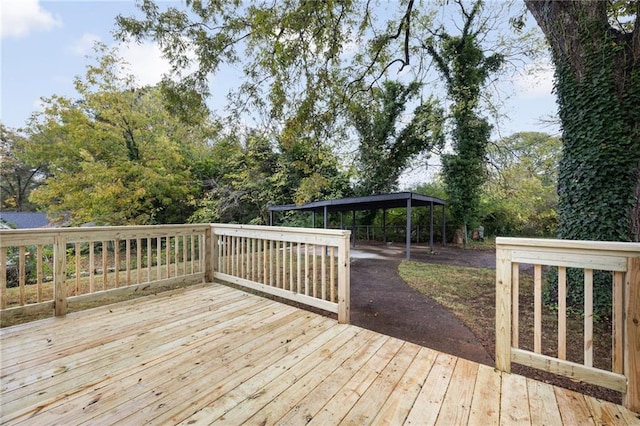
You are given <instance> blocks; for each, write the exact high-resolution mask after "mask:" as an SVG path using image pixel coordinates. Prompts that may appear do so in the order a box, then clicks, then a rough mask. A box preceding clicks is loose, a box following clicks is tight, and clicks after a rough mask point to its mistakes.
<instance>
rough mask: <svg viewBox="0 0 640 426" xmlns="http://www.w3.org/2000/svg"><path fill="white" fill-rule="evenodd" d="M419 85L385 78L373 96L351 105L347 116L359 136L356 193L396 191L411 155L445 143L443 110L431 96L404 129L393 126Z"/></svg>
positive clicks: (414, 95)
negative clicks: (405, 83)
mask: <svg viewBox="0 0 640 426" xmlns="http://www.w3.org/2000/svg"><path fill="white" fill-rule="evenodd" d="M420 87H421V85H420V84H419V83H416V82H414V83H411V84H409V85H407V86H405V85H403V84H402V83H399V82H396V81H385V82H384V84H383V85H382V88H381V89H375V90H374V92H373V99H371V100H368V102H367V100H365V101H364V102H356V103H353V104H352V105H351V107H350V116H351V119H352V120H353V124H354V127H355V128H356V130H357V132H358V134H359V136H360V141H359V147H358V160H357V170H358V178H359V180H358V183H357V188H356V190H355V192H356V194H357V195H359V196H365V195H373V194H380V193H385V192H393V191H395V190H397V187H398V179H399V177H400V174H401V173H402V171H403V170H404V169H405V168H406V166H407V163H408V162H409V161H410V160H411V159H412V158H414V157H415V156H416V155H418V154H420V153H422V152H425V151H427V152H428V151H431V150H433V149H435V148H442V146H443V145H444V133H443V129H442V126H443V122H444V117H443V115H444V113H443V111H442V108H440V107H439V106H438V105H437V102H436V101H435V100H433V99H429V100H427V101H426V102H423V103H421V104H420V105H419V106H418V107H417V108H416V109H415V110H414V112H413V118H412V120H411V122H410V123H409V124H408V125H407V126H406V127H405V128H403V129H402V130H398V129H397V128H396V125H397V122H398V120H399V119H400V117H401V115H402V114H403V113H404V111H405V109H406V104H407V102H409V101H410V100H412V99H413V98H415V97H416V96H417V95H418V94H419V90H420Z"/></svg>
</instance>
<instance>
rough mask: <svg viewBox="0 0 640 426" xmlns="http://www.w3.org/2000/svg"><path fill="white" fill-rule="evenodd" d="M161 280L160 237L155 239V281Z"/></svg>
mask: <svg viewBox="0 0 640 426" xmlns="http://www.w3.org/2000/svg"><path fill="white" fill-rule="evenodd" d="M160 279H162V237H161V236H158V237H156V280H160Z"/></svg>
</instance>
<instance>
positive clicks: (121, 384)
mask: <svg viewBox="0 0 640 426" xmlns="http://www.w3.org/2000/svg"><path fill="white" fill-rule="evenodd" d="M442 332H443V333H446V330H443V331H442ZM1 339H2V340H1V344H2V349H1V355H2V358H1V362H2V373H1V376H2V382H1V385H2V393H1V400H0V402H1V404H2V408H1V409H2V418H1V419H0V423H2V424H25V425H54V424H59V425H75V424H93V425H106V424H121V425H124V424H127V425H140V424H145V423H148V424H158V425H160V424H162V425H165V424H189V425H200V424H213V423H216V424H241V423H247V424H285V425H303V424H317V425H334V424H353V425H363V424H370V423H372V424H392V425H395V424H418V425H429V424H443V425H456V424H479V425H486V424H499V423H501V424H536V425H537V424H547V425H555V424H562V423H564V424H567V425H584V424H594V423H595V424H638V423H640V420H638V418H637V417H636V416H637V415H636V414H634V413H632V412H630V411H628V410H627V409H625V408H623V407H620V406H618V405H615V404H612V403H609V402H603V401H600V400H596V399H594V398H591V397H589V396H584V395H581V394H579V393H575V392H572V391H568V390H564V389H561V388H556V387H553V386H551V385H548V384H545V383H541V382H537V381H535V380H531V379H527V378H524V377H522V376H518V375H512V374H506V373H501V372H499V371H496V370H494V369H493V368H490V367H487V366H485V365H480V364H477V363H474V362H471V361H467V360H464V359H461V358H457V357H454V356H451V355H447V354H444V353H439V352H436V351H433V350H431V349H428V348H425V347H421V346H417V345H415V344H412V343H408V342H405V341H402V340H398V339H396V338H393V337H389V336H385V335H382V334H378V333H375V332H372V331H369V330H365V329H362V328H359V327H356V326H352V325H340V324H338V323H337V321H336V320H334V319H331V318H327V317H323V316H320V315H317V314H314V313H310V312H307V311H304V310H301V309H297V308H294V307H291V306H287V305H284V304H281V303H278V302H275V301H272V300H268V299H265V298H261V297H259V296H255V295H249V294H246V293H244V292H241V291H238V290H235V289H232V288H229V287H226V286H222V285H218V284H213V285H206V286H196V287H191V288H188V289H186V290H180V291H174V292H170V293H164V294H160V295H156V296H152V297H147V298H143V299H137V300H133V301H128V302H124V303H119V304H113V305H109V306H104V307H100V308H95V309H91V310H87V311H83V312H79V313H73V314H68V315H67V316H66V317H63V318H52V319H47V320H43V321H37V322H33V323H30V324H25V325H19V326H15V327H11V328H7V329H3V330H2V331H1Z"/></svg>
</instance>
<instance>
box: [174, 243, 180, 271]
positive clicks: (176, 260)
mask: <svg viewBox="0 0 640 426" xmlns="http://www.w3.org/2000/svg"><path fill="white" fill-rule="evenodd" d="M173 244H174V249H173V261H174V267H173V276H174V277H177V276H178V266H179V264H180V236H179V235H176V236H175V237H173Z"/></svg>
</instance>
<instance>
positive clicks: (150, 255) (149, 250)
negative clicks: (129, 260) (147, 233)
mask: <svg viewBox="0 0 640 426" xmlns="http://www.w3.org/2000/svg"><path fill="white" fill-rule="evenodd" d="M152 264H153V247H152V245H151V237H147V282H151V281H152V280H151V266H152Z"/></svg>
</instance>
